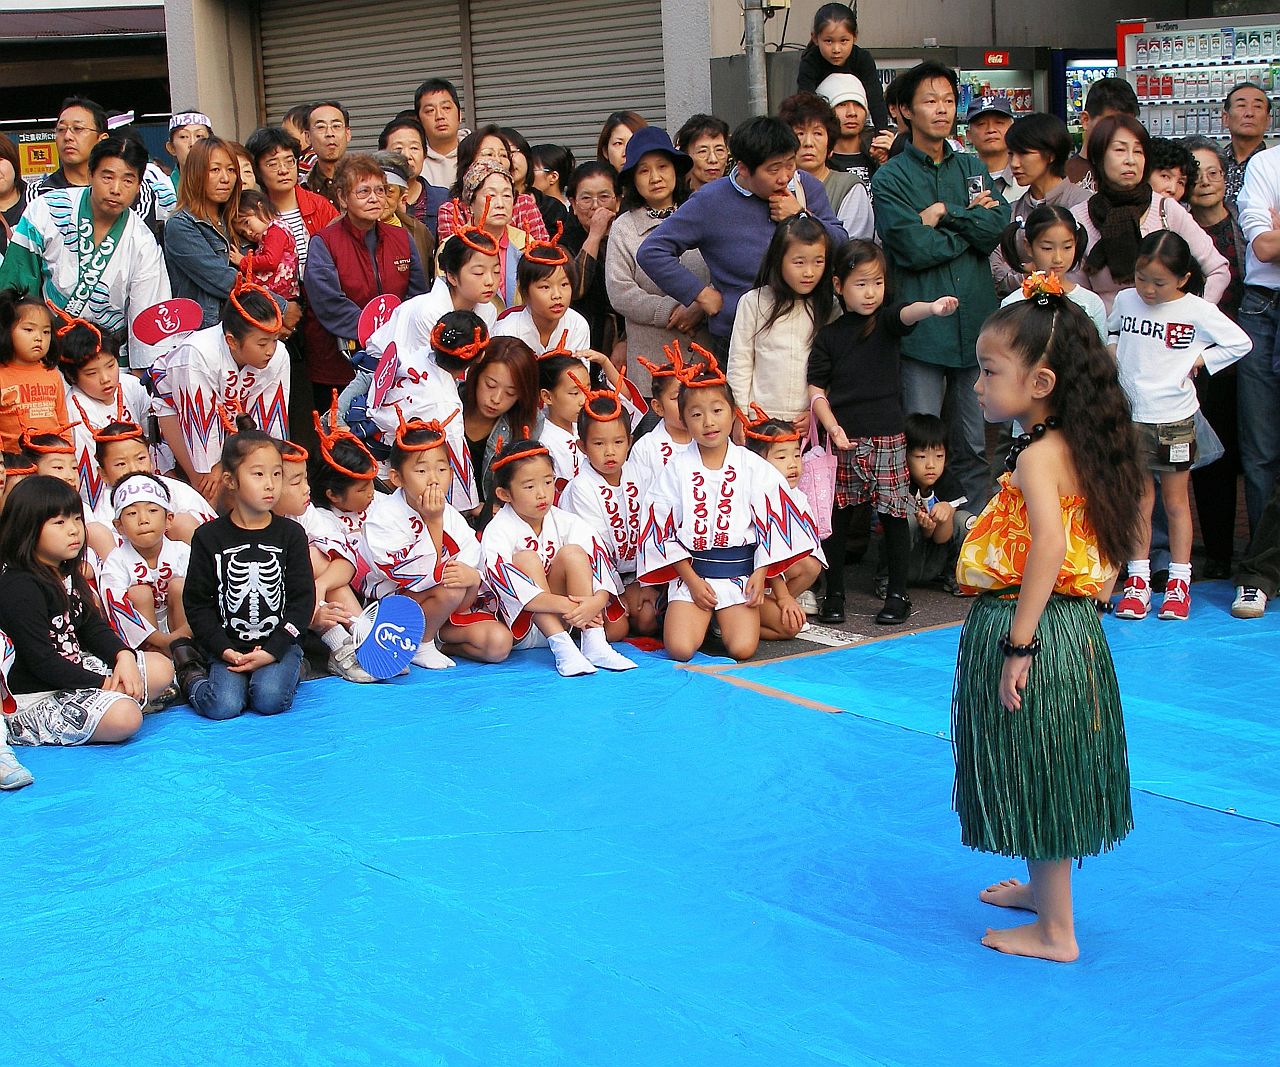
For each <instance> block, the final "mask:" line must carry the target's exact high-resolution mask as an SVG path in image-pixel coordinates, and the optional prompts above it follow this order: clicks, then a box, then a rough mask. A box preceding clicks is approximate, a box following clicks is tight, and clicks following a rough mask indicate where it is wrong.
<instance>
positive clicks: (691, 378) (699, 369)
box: [676, 341, 729, 389]
mask: <svg viewBox="0 0 1280 1067" xmlns="http://www.w3.org/2000/svg"><path fill="white" fill-rule="evenodd" d="M689 351H691V352H693V353H694V354H695V355H699V356H701V357H702V358H703V359H704V360H705V363H688V364H685V365H684V366H682V367H681V368H680V369H679V370H678V371H676V377H677V378H679V379H680V384H681V385H686V386H688V387H689V388H690V389H705V388H707V387H709V386H713V385H728V384H729V381H728V379H727V378H725V376H724V371H722V370H721V369H720V364H719V363H718V362H717V361H716V357H715V356H714V355H713V354H712V353H711V352H708V351H707V350H706V349H705V348H703V347H702V345H700V344H698V342H697V341H693V342H691V343H690V345H689ZM704 373H706V374H710V375H711V377H709V378H706V379H704V380H703V381H696V380H695V379H697V377H698V376H699V375H700V374H704Z"/></svg>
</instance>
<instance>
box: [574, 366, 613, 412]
mask: <svg viewBox="0 0 1280 1067" xmlns="http://www.w3.org/2000/svg"><path fill="white" fill-rule="evenodd" d="M569 377H570V378H572V379H573V384H574V385H576V386H577V387H578V388H579V389H581V390H582V395H583V396H585V397H586V398H587V399H586V402H585V403H584V404H583V405H582V410H583V411H585V412H586V413H587V415H588V417H590V418H593V419H595V420H596V422H613V421H614V420H615V419H620V418H622V415H623V408H622V387H623V386H624V385H625V384H626V381H627V372H626V371H619V372H618V384H617V385H616V386H615V387H614V388H612V389H592V388H590V387H589V386H588V385H587V384H586V383H585V382H583V380H582V379H581V378H579V377H578V376H577V375H576V374H574V373H573V371H569ZM601 399H607V400H612V401H613V407H612V408H610V409H609V410H608V411H606V412H604V413H603V414H602V413H600V412H596V411H592V410H591V402H592V401H593V400H601Z"/></svg>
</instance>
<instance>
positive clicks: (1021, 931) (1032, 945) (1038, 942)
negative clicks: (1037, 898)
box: [982, 920, 1080, 963]
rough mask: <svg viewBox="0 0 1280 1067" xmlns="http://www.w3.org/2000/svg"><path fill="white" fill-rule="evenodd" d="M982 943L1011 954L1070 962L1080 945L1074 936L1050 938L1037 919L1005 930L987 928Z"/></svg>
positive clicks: (1075, 955)
mask: <svg viewBox="0 0 1280 1067" xmlns="http://www.w3.org/2000/svg"><path fill="white" fill-rule="evenodd" d="M982 943H983V944H984V945H986V946H987V948H993V949H995V950H996V951H997V952H1007V953H1008V954H1009V955H1011V956H1035V957H1037V958H1038V959H1042V960H1053V961H1054V962H1055V963H1071V962H1073V961H1074V960H1076V959H1077V958H1079V956H1080V946H1079V945H1077V944H1076V939H1075V937H1074V936H1069V937H1066V938H1061V937H1059V938H1050V937H1048V936H1047V935H1046V934H1045V931H1044V928H1043V926H1042V925H1041V923H1040V922H1039V921H1038V920H1037V921H1036V922H1033V923H1028V924H1027V925H1026V926H1011V927H1010V928H1009V929H1007V930H988V931H987V936H986V937H984V938H983V939H982Z"/></svg>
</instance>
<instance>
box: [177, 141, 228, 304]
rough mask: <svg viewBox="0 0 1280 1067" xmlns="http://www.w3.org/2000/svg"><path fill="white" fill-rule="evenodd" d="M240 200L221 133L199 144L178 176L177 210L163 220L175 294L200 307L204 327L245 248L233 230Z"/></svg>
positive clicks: (225, 291)
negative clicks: (239, 244)
mask: <svg viewBox="0 0 1280 1067" xmlns="http://www.w3.org/2000/svg"><path fill="white" fill-rule="evenodd" d="M239 203H240V169H239V167H238V166H237V164H236V157H235V153H234V152H233V151H232V150H231V147H230V145H229V144H228V143H227V142H226V141H223V140H222V139H221V138H218V137H209V138H206V139H205V140H203V141H199V142H197V143H196V144H195V145H194V146H193V147H192V149H191V151H190V152H189V153H188V154H187V165H186V166H185V167H183V169H182V177H181V178H180V179H179V180H178V210H177V211H175V212H174V213H173V215H172V216H170V218H169V219H168V220H167V221H166V222H165V224H164V259H165V266H166V267H168V269H169V284H170V285H171V286H172V288H173V295H174V296H175V297H186V298H187V299H189V300H194V301H195V302H196V303H197V304H199V305H200V310H201V312H203V320H202V323H201V326H202V327H209V326H213V325H214V324H215V323H217V322H218V320H219V317H220V316H221V314H222V305H223V304H224V303H225V302H226V299H227V297H228V296H229V295H230V293H231V287H232V286H233V285H234V284H235V280H236V275H237V273H238V272H237V270H236V268H237V267H238V266H239V265H240V249H239V247H238V246H237V244H236V237H235V232H234V231H233V230H232V228H231V220H232V216H233V215H234V214H235V211H236V207H237V205H238V204H239Z"/></svg>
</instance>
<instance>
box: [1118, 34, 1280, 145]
mask: <svg viewBox="0 0 1280 1067" xmlns="http://www.w3.org/2000/svg"><path fill="white" fill-rule="evenodd" d="M1123 58H1124V66H1125V77H1126V78H1127V79H1128V80H1129V82H1130V84H1132V85H1133V89H1134V92H1135V93H1137V94H1138V102H1139V103H1140V104H1141V105H1142V120H1143V122H1144V123H1145V124H1146V127H1147V129H1148V130H1150V131H1151V134H1152V136H1156V137H1187V136H1190V135H1192V134H1200V135H1201V136H1204V137H1216V138H1219V139H1226V138H1227V137H1228V136H1229V135H1228V134H1227V132H1226V130H1225V129H1223V126H1222V109H1223V103H1224V101H1225V100H1226V96H1227V93H1229V92H1230V91H1231V89H1232V87H1233V86H1235V85H1238V84H1239V83H1240V82H1253V83H1254V84H1255V85H1257V86H1259V87H1261V89H1262V91H1263V92H1264V93H1266V94H1267V95H1268V96H1270V95H1272V94H1273V93H1275V92H1276V91H1277V90H1280V14H1277V15H1242V16H1240V17H1238V18H1233V17H1227V18H1215V19H1183V20H1180V21H1176V22H1144V23H1143V24H1142V28H1141V29H1140V30H1139V31H1138V32H1136V33H1131V34H1129V35H1128V36H1127V37H1125V39H1124V57H1123ZM1277 133H1280V109H1277V108H1273V109H1272V111H1271V128H1270V130H1269V131H1268V136H1272V135H1275V134H1277Z"/></svg>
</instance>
